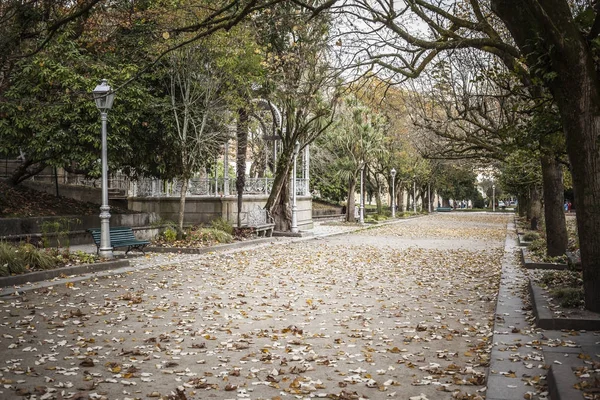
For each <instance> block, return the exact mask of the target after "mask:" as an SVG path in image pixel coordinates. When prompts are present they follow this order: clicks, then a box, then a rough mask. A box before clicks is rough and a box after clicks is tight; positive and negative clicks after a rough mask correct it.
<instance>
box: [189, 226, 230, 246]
mask: <svg viewBox="0 0 600 400" xmlns="http://www.w3.org/2000/svg"><path fill="white" fill-rule="evenodd" d="M190 239H191V240H199V241H202V242H217V243H231V242H233V236H232V235H230V234H229V233H227V232H223V231H222V230H219V229H214V228H201V229H198V230H196V231H194V232H192V234H191V237H190Z"/></svg>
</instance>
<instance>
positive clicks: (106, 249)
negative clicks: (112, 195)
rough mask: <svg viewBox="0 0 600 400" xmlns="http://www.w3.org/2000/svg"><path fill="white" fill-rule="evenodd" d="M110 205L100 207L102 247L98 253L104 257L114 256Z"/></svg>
mask: <svg viewBox="0 0 600 400" xmlns="http://www.w3.org/2000/svg"><path fill="white" fill-rule="evenodd" d="M109 210H110V206H108V205H102V206H101V207H100V249H99V250H98V254H99V255H100V257H102V258H114V254H113V250H112V246H111V244H110V213H109Z"/></svg>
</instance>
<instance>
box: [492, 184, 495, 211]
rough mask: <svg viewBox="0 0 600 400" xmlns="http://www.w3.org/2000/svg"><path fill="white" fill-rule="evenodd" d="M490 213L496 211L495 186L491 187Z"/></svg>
mask: <svg viewBox="0 0 600 400" xmlns="http://www.w3.org/2000/svg"><path fill="white" fill-rule="evenodd" d="M492 211H494V212H495V211H496V185H492Z"/></svg>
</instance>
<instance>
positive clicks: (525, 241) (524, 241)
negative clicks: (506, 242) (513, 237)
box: [517, 233, 531, 247]
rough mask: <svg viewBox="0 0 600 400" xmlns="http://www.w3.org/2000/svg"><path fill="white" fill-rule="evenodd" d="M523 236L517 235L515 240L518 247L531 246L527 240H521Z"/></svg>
mask: <svg viewBox="0 0 600 400" xmlns="http://www.w3.org/2000/svg"><path fill="white" fill-rule="evenodd" d="M523 236H525V235H523V234H522V233H518V234H517V239H519V240H518V242H519V246H523V247H528V246H529V245H530V244H531V242H530V241H529V240H525V239H523Z"/></svg>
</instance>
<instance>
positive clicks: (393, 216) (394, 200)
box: [390, 168, 396, 218]
mask: <svg viewBox="0 0 600 400" xmlns="http://www.w3.org/2000/svg"><path fill="white" fill-rule="evenodd" d="M390 174H391V175H392V218H396V197H395V193H394V181H395V178H396V170H395V169H394V168H392V170H391V171H390Z"/></svg>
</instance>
